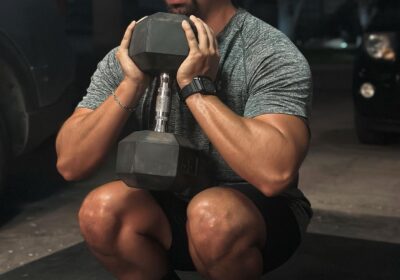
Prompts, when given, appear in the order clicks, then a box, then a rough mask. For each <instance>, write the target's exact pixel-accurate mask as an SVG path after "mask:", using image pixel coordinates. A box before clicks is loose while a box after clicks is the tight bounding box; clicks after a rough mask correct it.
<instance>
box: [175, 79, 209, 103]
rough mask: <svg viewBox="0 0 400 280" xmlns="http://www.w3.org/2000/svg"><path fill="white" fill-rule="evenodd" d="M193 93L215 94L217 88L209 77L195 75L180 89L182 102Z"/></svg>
mask: <svg viewBox="0 0 400 280" xmlns="http://www.w3.org/2000/svg"><path fill="white" fill-rule="evenodd" d="M195 93H201V94H204V95H217V90H216V88H215V85H214V82H213V81H212V80H211V79H210V78H209V77H206V76H197V77H194V78H193V80H192V82H191V83H190V84H188V85H187V86H184V87H183V88H182V89H181V91H180V97H181V99H182V101H183V102H186V99H187V98H188V97H189V96H191V95H192V94H195Z"/></svg>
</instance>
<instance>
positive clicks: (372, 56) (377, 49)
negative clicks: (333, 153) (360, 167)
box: [353, 0, 400, 144]
mask: <svg viewBox="0 0 400 280" xmlns="http://www.w3.org/2000/svg"><path fill="white" fill-rule="evenodd" d="M374 8H375V9H374V15H373V16H372V17H371V20H370V21H369V24H368V25H367V27H366V29H365V31H364V34H363V35H364V36H363V43H362V46H361V47H360V48H359V51H358V55H357V58H356V62H355V72H354V83H353V97H354V107H355V126H356V130H357V135H358V138H359V140H360V142H362V143H365V144H385V143H388V142H391V141H392V140H393V139H395V138H396V134H399V133H400V61H399V58H400V57H399V55H400V48H399V47H400V17H399V15H400V1H397V0H385V1H378V2H377V3H376V4H375V7H374Z"/></svg>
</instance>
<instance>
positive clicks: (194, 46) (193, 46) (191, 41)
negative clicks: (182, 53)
mask: <svg viewBox="0 0 400 280" xmlns="http://www.w3.org/2000/svg"><path fill="white" fill-rule="evenodd" d="M182 28H183V30H184V31H185V34H186V39H187V41H188V45H189V49H190V51H196V50H198V49H199V45H198V43H197V39H196V35H194V32H193V29H192V27H191V26H190V24H189V22H187V21H186V20H184V21H183V22H182Z"/></svg>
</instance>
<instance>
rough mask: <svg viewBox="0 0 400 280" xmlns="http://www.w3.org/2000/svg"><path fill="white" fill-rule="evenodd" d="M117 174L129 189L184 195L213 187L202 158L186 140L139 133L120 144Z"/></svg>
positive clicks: (169, 134)
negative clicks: (188, 189)
mask: <svg viewBox="0 0 400 280" xmlns="http://www.w3.org/2000/svg"><path fill="white" fill-rule="evenodd" d="M116 173H117V174H118V176H119V177H120V179H121V180H122V181H124V182H125V183H126V184H127V185H128V186H130V187H135V188H142V189H147V190H158V191H160V190H164V191H165V190H168V191H172V192H184V191H186V189H187V188H188V187H190V188H192V190H195V189H197V190H198V189H201V188H202V187H206V186H210V185H209V183H208V180H209V178H208V177H209V176H208V175H207V172H206V170H205V169H204V164H203V163H202V158H201V155H200V153H199V151H197V150H196V149H195V148H194V147H193V145H192V144H191V143H190V142H189V140H187V139H186V138H184V137H182V136H179V135H175V134H172V133H160V132H154V131H146V130H144V131H137V132H134V133H132V134H130V135H129V136H128V137H126V138H124V139H123V140H122V141H120V142H119V144H118V153H117V164H116Z"/></svg>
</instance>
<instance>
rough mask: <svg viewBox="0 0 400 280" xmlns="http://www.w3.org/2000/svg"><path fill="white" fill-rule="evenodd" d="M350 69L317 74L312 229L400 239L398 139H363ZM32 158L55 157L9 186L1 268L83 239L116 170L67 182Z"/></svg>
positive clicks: (306, 171)
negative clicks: (83, 221)
mask: <svg viewBox="0 0 400 280" xmlns="http://www.w3.org/2000/svg"><path fill="white" fill-rule="evenodd" d="M321 73H325V76H324V75H321ZM350 74H351V69H350V68H348V67H345V68H344V69H342V68H340V67H336V68H332V69H331V68H330V69H328V70H323V71H322V70H321V72H318V73H317V76H318V75H319V76H318V81H319V82H317V83H316V92H315V97H314V110H313V118H312V124H311V128H312V133H313V138H312V144H311V149H310V152H309V155H308V157H307V159H306V160H305V162H304V165H303V167H302V168H301V185H300V186H301V188H302V190H303V191H304V192H305V193H306V195H307V196H308V198H309V199H310V200H311V202H312V204H313V208H314V210H315V217H314V219H313V221H312V223H311V225H310V227H309V232H312V233H322V234H328V235H334V236H344V237H353V238H358V239H364V240H376V241H386V242H390V243H396V244H400V206H399V201H400V175H399V174H400V173H399V170H400V144H394V145H391V146H384V147H377V146H365V145H360V144H358V142H357V139H356V136H355V132H354V128H353V122H352V104H351V93H350V90H349V88H350V85H349V84H348V83H347V82H348V81H349V80H351V75H350ZM340 75H343V79H341V78H340ZM349 75H350V78H349ZM327 76H329V77H335V79H336V78H337V79H338V81H339V82H338V83H332V86H329V87H328V84H325V82H323V81H324V79H325V78H326V77H327ZM329 80H330V81H332V78H330V79H328V80H327V81H329ZM340 81H341V83H342V84H341V85H340ZM346 81H347V82H346ZM43 151H44V152H43ZM30 161H31V163H33V164H37V162H42V163H43V162H50V163H51V162H52V161H54V157H53V156H52V153H51V149H48V148H47V149H46V147H45V148H44V150H42V151H39V152H38V153H36V154H35V155H32V156H31V157H30V158H29V159H28V160H27V161H26V162H25V163H24V164H23V165H24V166H25V167H23V168H22V169H23V171H22V172H19V173H14V174H13V175H12V176H11V177H10V186H12V187H13V188H14V187H15V188H16V189H17V190H14V191H13V192H11V193H12V195H11V198H10V199H9V201H5V202H6V203H7V206H9V207H11V205H14V208H11V209H14V210H15V211H10V210H9V209H10V208H7V209H8V212H9V213H8V214H9V215H7V217H1V218H2V220H3V223H2V226H1V227H0V274H2V273H5V272H7V271H10V270H12V269H14V268H16V267H19V266H21V265H24V264H26V263H29V262H32V261H33V260H37V259H40V258H42V257H44V256H46V255H51V254H53V253H54V252H57V251H59V250H61V249H64V248H68V247H71V246H73V245H76V244H78V243H80V242H81V241H82V239H81V237H80V235H79V230H78V225H77V221H76V214H77V210H78V208H79V205H80V203H81V201H82V199H83V197H84V196H85V195H86V194H87V193H88V192H89V191H90V190H91V189H92V188H93V187H95V186H97V185H99V184H101V183H102V182H105V181H107V178H111V177H113V176H114V175H113V173H112V169H113V164H114V160H113V158H112V157H110V159H109V160H108V161H107V162H106V164H105V165H104V166H103V167H102V169H101V171H99V172H98V173H99V174H101V175H99V176H94V177H93V178H90V179H88V180H85V181H84V182H79V183H74V184H67V185H65V184H63V183H61V182H60V180H59V179H57V178H56V177H55V179H54V180H53V179H49V178H48V174H47V173H46V170H47V169H45V168H44V169H42V170H41V171H40V172H35V171H30V170H31V169H32V164H30V163H29V162H30ZM37 168H40V167H37ZM29 176H34V177H35V180H33V181H34V182H32V181H31V180H30V179H29V180H25V181H24V180H20V179H21V178H25V177H28V178H29ZM20 181H21V182H20ZM16 182H18V183H16ZM37 182H40V183H39V184H44V185H46V187H45V188H44V189H46V190H50V191H43V193H44V194H43V195H41V196H39V198H38V199H36V200H35V201H32V200H31V199H29V200H27V199H26V196H27V195H26V192H29V191H31V190H32V187H33V186H34V185H35V184H38V183H37ZM14 185H15V186H14ZM21 185H23V186H21ZM48 193H50V194H48ZM24 194H25V195H24ZM21 196H23V197H25V198H24V199H21V198H20V197H21ZM28 196H29V195H28ZM3 208H5V206H4V205H3ZM2 215H3V216H4V215H5V214H4V212H3V214H2ZM6 218H7V221H5V220H6Z"/></svg>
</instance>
